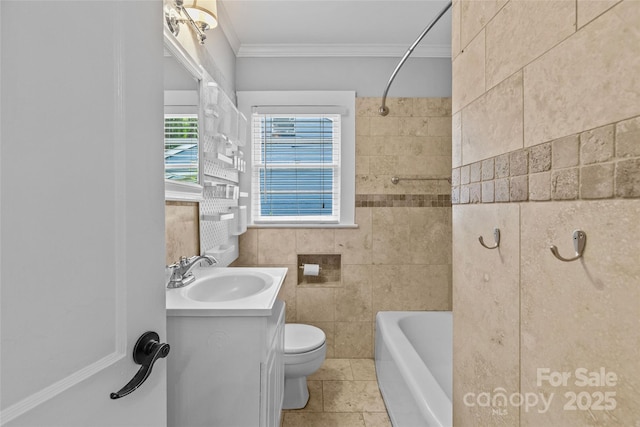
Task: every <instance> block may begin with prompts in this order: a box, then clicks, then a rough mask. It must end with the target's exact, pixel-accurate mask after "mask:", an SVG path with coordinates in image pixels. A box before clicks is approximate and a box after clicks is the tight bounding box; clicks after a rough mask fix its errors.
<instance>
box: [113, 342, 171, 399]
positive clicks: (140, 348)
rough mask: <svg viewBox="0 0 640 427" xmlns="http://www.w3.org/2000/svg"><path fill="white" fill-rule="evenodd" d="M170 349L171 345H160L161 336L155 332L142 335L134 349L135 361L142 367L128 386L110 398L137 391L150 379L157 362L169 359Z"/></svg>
mask: <svg viewBox="0 0 640 427" xmlns="http://www.w3.org/2000/svg"><path fill="white" fill-rule="evenodd" d="M170 349H171V347H169V344H161V343H160V336H159V335H158V334H156V333H155V332H145V333H144V334H142V336H141V337H140V338H138V341H137V342H136V345H135V346H134V347H133V361H134V362H136V363H137V364H138V365H142V366H141V367H140V369H139V370H138V372H137V373H136V374H135V375H134V377H133V378H132V379H131V381H129V382H128V383H127V385H125V386H124V387H122V389H121V390H120V391H118V392H117V393H111V394H110V397H111V398H112V399H119V398H121V397H124V396H126V395H127V394H130V393H131V392H133V391H135V390H136V389H137V388H138V387H140V386H141V385H142V383H143V382H145V380H146V379H147V378H148V377H149V374H151V369H152V368H153V364H154V363H156V360H158V359H160V358H164V357H167V355H168V354H169V350H170Z"/></svg>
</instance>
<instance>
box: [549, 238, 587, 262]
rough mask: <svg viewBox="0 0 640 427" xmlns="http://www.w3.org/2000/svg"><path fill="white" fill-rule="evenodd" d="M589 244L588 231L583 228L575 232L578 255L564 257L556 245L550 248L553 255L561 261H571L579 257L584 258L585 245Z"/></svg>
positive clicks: (574, 245) (574, 242) (574, 240)
mask: <svg viewBox="0 0 640 427" xmlns="http://www.w3.org/2000/svg"><path fill="white" fill-rule="evenodd" d="M586 245H587V233H585V232H584V231H582V230H575V231H574V232H573V248H574V249H575V251H576V255H575V256H574V257H573V258H568V259H567V258H563V257H562V256H560V254H559V253H558V248H557V247H556V246H555V245H552V246H551V247H550V248H549V249H551V253H552V254H553V256H555V257H556V258H558V259H559V260H560V261H564V262H570V261H575V260H577V259H578V258H582V253H583V252H584V247H585V246H586Z"/></svg>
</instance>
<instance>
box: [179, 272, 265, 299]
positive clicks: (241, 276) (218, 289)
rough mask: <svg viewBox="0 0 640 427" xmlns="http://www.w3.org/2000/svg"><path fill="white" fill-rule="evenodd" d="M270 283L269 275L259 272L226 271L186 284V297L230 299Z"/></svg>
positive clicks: (257, 289)
mask: <svg viewBox="0 0 640 427" xmlns="http://www.w3.org/2000/svg"><path fill="white" fill-rule="evenodd" d="M272 284H273V279H272V278H271V277H269V276H267V275H266V274H262V273H259V272H244V273H234V272H228V273H222V274H219V275H216V276H211V277H203V278H201V279H196V281H195V282H193V283H192V284H191V285H189V286H188V289H187V293H186V297H187V298H189V299H192V300H195V301H202V302H218V301H220V302H221V301H231V300H237V299H241V298H246V297H249V296H252V295H256V294H258V293H260V292H263V291H264V290H265V289H267V288H269V287H270V286H271V285H272Z"/></svg>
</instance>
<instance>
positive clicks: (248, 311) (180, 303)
mask: <svg viewBox="0 0 640 427" xmlns="http://www.w3.org/2000/svg"><path fill="white" fill-rule="evenodd" d="M230 272H237V273H239V274H241V273H253V272H257V273H262V274H265V275H267V276H269V277H270V278H271V279H272V280H273V282H272V283H271V284H270V286H269V287H268V288H267V289H265V290H264V291H262V292H260V293H258V294H255V295H250V296H247V297H244V298H240V299H234V300H230V301H216V302H202V301H195V300H193V299H190V298H188V297H187V293H188V292H189V287H190V286H193V285H195V284H197V283H198V281H199V280H200V279H206V278H207V277H213V276H215V275H219V274H221V273H222V274H229V273H230ZM193 275H194V276H195V277H196V281H195V282H193V283H191V284H189V285H187V286H184V287H182V288H177V289H167V292H166V304H167V305H166V306H167V316H207V317H210V316H269V315H271V312H272V309H273V305H274V303H275V301H276V297H277V295H278V292H279V291H280V288H281V287H282V283H283V282H284V278H285V277H286V275H287V268H266V267H204V268H202V267H200V268H196V269H194V270H193Z"/></svg>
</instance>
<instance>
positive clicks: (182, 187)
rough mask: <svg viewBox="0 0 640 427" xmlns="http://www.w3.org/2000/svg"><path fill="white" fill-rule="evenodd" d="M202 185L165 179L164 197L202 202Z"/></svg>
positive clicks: (173, 199) (181, 200) (177, 200)
mask: <svg viewBox="0 0 640 427" xmlns="http://www.w3.org/2000/svg"><path fill="white" fill-rule="evenodd" d="M202 188H203V187H202V185H199V184H193V183H191V182H180V181H172V180H170V179H165V180H164V199H165V200H170V201H174V202H200V201H202V200H204V196H203V195H202Z"/></svg>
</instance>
